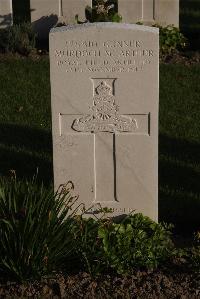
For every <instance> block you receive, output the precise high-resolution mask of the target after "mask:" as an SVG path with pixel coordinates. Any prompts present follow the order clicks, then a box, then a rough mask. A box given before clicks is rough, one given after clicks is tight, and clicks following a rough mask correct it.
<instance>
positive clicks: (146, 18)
mask: <svg viewBox="0 0 200 299" xmlns="http://www.w3.org/2000/svg"><path fill="white" fill-rule="evenodd" d="M87 5H89V6H92V0H30V6H31V21H32V23H33V25H34V28H35V30H36V32H38V34H39V37H41V38H43V37H48V32H49V30H50V28H51V27H52V26H54V25H55V24H56V23H57V21H58V20H59V19H60V20H61V21H62V20H65V21H66V22H67V23H69V24H73V23H75V15H76V14H78V15H79V19H80V20H82V21H84V20H85V7H86V6H87ZM118 12H119V14H120V15H121V16H122V22H123V23H136V22H138V21H140V22H143V23H144V24H146V25H149V24H152V23H159V24H160V25H163V26H166V25H168V24H174V26H177V27H178V26H179V0H118Z"/></svg>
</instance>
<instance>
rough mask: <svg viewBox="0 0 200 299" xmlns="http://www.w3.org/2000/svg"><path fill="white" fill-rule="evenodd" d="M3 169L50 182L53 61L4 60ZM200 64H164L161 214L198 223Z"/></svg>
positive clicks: (0, 66) (0, 98) (0, 105)
mask: <svg viewBox="0 0 200 299" xmlns="http://www.w3.org/2000/svg"><path fill="white" fill-rule="evenodd" d="M0 78H1V80H0V90H1V93H0V174H1V175H5V174H8V173H9V171H10V170H12V169H14V170H15V171H16V174H17V176H18V177H25V176H26V177H32V176H33V175H34V174H35V173H36V171H37V168H38V171H39V174H38V177H39V179H40V180H43V181H44V182H46V183H47V184H51V183H52V178H53V170H52V140H51V109H50V81H49V61H48V59H47V58H41V59H39V60H35V61H34V60H31V59H29V58H20V59H13V58H10V59H6V60H5V59H4V58H1V60H0ZM199 82H200V66H198V65H193V66H183V65H161V66H160V139H159V144H160V145H159V214H160V220H164V221H168V222H172V223H174V224H175V225H176V226H177V227H179V228H180V227H181V228H182V229H184V230H187V229H191V228H192V229H197V228H199V227H200V217H199V211H200V119H199V112H200V111H199V110H200V109H199V95H200V84H199Z"/></svg>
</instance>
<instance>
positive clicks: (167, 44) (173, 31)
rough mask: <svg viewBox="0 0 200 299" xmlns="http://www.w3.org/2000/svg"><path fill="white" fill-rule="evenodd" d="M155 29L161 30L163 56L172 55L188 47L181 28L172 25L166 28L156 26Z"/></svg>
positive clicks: (161, 52) (161, 51)
mask: <svg viewBox="0 0 200 299" xmlns="http://www.w3.org/2000/svg"><path fill="white" fill-rule="evenodd" d="M153 27H157V28H159V36H160V54H161V55H171V54H173V53H174V52H176V51H178V50H181V49H184V48H185V47H186V43H187V40H186V38H185V37H184V35H183V34H182V33H181V32H180V30H179V28H177V27H174V26H172V25H168V26H166V27H162V26H160V25H154V26H153Z"/></svg>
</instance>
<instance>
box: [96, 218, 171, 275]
mask: <svg viewBox="0 0 200 299" xmlns="http://www.w3.org/2000/svg"><path fill="white" fill-rule="evenodd" d="M169 229H170V227H167V226H162V225H161V224H158V223H155V222H154V221H152V220H150V219H149V218H148V217H145V216H143V215H142V214H135V215H133V216H128V217H126V218H125V219H124V220H123V221H122V222H121V223H119V224H117V223H113V222H110V223H102V224H101V225H100V227H99V230H98V236H99V238H101V239H102V241H103V248H104V252H105V255H106V258H107V260H108V264H109V266H110V267H111V268H113V269H114V270H115V271H116V272H117V273H119V274H128V273H131V271H133V270H135V269H138V268H146V269H154V268H156V267H157V266H158V265H159V264H161V263H163V262H165V261H166V260H168V259H169V257H170V256H171V255H172V249H173V243H172V241H171V239H170V236H171V232H170V231H169Z"/></svg>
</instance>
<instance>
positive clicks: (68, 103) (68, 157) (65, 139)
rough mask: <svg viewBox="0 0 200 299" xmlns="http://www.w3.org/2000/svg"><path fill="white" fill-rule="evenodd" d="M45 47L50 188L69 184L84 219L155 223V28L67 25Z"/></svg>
mask: <svg viewBox="0 0 200 299" xmlns="http://www.w3.org/2000/svg"><path fill="white" fill-rule="evenodd" d="M49 45H50V70H51V97H52V131H53V159H54V183H55V190H57V188H58V187H59V185H61V184H65V183H66V182H67V181H68V180H71V181H72V182H74V184H75V186H76V191H77V193H78V194H79V195H80V197H79V199H78V201H77V203H76V204H77V205H78V204H81V203H83V204H84V205H85V208H86V209H88V211H87V214H88V215H89V216H91V215H92V214H94V213H98V208H99V204H100V205H101V207H107V208H110V209H112V211H113V214H112V215H121V214H129V213H130V212H132V211H135V212H142V213H143V214H144V215H147V216H149V217H151V218H152V219H154V220H157V219H158V100H159V89H158V88H159V85H158V74H159V69H158V66H159V59H158V58H159V30H158V29H157V28H153V27H147V26H140V25H133V24H117V23H94V24H84V25H69V26H65V27H60V28H55V29H53V30H52V31H51V33H50V43H49ZM97 216H98V214H97ZM99 217H100V215H99Z"/></svg>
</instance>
